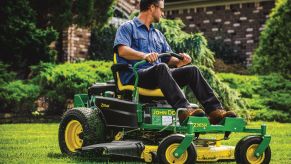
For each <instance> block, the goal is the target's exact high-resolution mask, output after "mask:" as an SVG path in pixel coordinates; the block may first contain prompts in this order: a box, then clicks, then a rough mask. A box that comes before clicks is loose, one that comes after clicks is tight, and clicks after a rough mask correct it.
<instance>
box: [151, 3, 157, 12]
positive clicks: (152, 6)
mask: <svg viewBox="0 0 291 164" xmlns="http://www.w3.org/2000/svg"><path fill="white" fill-rule="evenodd" d="M155 8H156V6H155V5H154V4H151V6H150V10H151V11H152V12H153V11H154V10H155Z"/></svg>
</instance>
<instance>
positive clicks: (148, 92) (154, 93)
mask: <svg viewBox="0 0 291 164" xmlns="http://www.w3.org/2000/svg"><path fill="white" fill-rule="evenodd" d="M113 63H114V64H117V59H116V53H114V60H113ZM116 83H117V87H118V90H119V91H133V90H134V85H123V84H122V83H121V80H120V76H119V72H118V71H117V72H116ZM138 93H139V94H140V95H142V96H150V97H164V94H163V93H162V91H161V89H159V88H157V89H145V88H141V87H138Z"/></svg>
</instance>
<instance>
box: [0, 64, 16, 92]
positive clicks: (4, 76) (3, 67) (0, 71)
mask: <svg viewBox="0 0 291 164" xmlns="http://www.w3.org/2000/svg"><path fill="white" fill-rule="evenodd" d="M8 67H9V65H8V64H4V63H2V62H0V86H1V85H2V84H4V83H7V82H9V81H12V80H14V79H15V77H16V73H15V72H11V71H9V70H8Z"/></svg>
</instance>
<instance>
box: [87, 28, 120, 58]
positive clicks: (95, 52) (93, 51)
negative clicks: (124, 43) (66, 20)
mask: <svg viewBox="0 0 291 164" xmlns="http://www.w3.org/2000/svg"><path fill="white" fill-rule="evenodd" d="M115 33H116V28H115V27H114V26H111V25H109V26H105V27H104V28H102V29H99V28H93V29H92V32H91V41H90V47H89V59H91V60H107V61H112V59H113V53H114V52H113V42H114V38H115Z"/></svg>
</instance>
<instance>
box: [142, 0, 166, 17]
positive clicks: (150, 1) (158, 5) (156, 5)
mask: <svg viewBox="0 0 291 164" xmlns="http://www.w3.org/2000/svg"><path fill="white" fill-rule="evenodd" d="M140 12H149V13H150V14H151V15H152V17H153V22H155V23H158V22H159V21H160V18H161V17H163V16H164V0H141V1H140Z"/></svg>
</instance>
